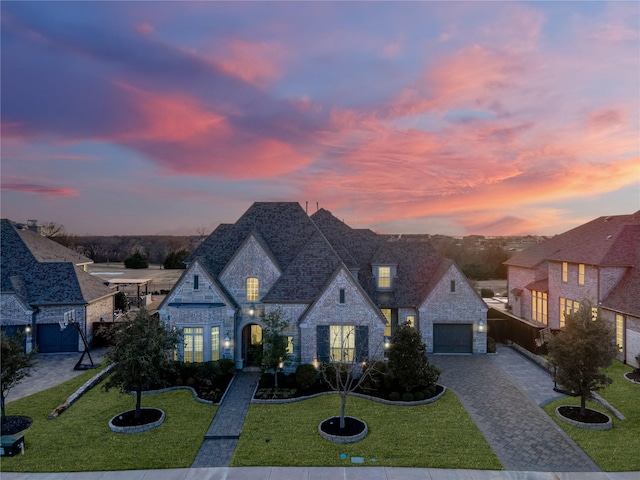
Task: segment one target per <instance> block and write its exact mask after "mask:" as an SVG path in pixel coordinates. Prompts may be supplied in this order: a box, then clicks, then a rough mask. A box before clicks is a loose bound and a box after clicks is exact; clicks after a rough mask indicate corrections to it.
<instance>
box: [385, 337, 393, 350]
mask: <svg viewBox="0 0 640 480" xmlns="http://www.w3.org/2000/svg"><path fill="white" fill-rule="evenodd" d="M389 347H391V339H390V338H389V337H384V349H385V350H388V349H389Z"/></svg>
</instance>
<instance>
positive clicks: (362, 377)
mask: <svg viewBox="0 0 640 480" xmlns="http://www.w3.org/2000/svg"><path fill="white" fill-rule="evenodd" d="M341 332H342V336H341V338H338V336H337V334H336V335H334V338H331V339H330V352H331V353H330V354H329V358H330V362H325V363H323V364H322V365H321V366H320V373H321V374H322V378H323V379H324V381H325V382H326V383H327V385H329V388H331V389H332V390H333V391H335V392H337V393H338V394H339V395H340V428H344V427H345V421H344V417H345V411H346V408H347V396H348V395H349V394H350V393H353V392H354V391H356V390H357V389H358V388H360V386H361V385H362V384H363V383H364V382H365V381H366V380H367V379H368V378H369V377H370V376H371V374H372V373H374V371H375V368H376V362H374V361H371V362H370V361H369V360H370V358H369V340H368V334H369V333H368V332H369V330H368V327H361V326H355V327H351V328H348V327H344V328H343V329H342V330H341ZM364 336H367V338H366V340H365V339H364V338H362V340H361V339H359V338H358V337H364ZM336 347H337V348H336ZM372 358H375V355H373V356H372Z"/></svg>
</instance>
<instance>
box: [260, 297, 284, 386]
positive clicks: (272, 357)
mask: <svg viewBox="0 0 640 480" xmlns="http://www.w3.org/2000/svg"><path fill="white" fill-rule="evenodd" d="M283 317H284V314H283V312H282V310H281V309H279V308H278V309H276V310H273V311H271V312H269V313H267V314H265V313H263V314H262V323H264V328H263V329H262V362H261V363H262V370H263V371H267V370H273V374H274V376H275V387H276V388H278V370H279V369H280V364H281V362H283V361H284V360H285V359H286V357H287V343H288V341H287V337H286V335H284V334H283V331H284V329H285V328H287V326H288V325H289V322H288V321H287V320H286V319H285V318H283Z"/></svg>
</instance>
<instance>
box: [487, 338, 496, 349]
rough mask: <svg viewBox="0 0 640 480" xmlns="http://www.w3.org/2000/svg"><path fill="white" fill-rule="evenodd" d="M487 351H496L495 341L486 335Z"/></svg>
mask: <svg viewBox="0 0 640 480" xmlns="http://www.w3.org/2000/svg"><path fill="white" fill-rule="evenodd" d="M487 353H496V341H495V340H494V339H493V338H491V337H487Z"/></svg>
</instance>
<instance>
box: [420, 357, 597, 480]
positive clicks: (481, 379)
mask: <svg viewBox="0 0 640 480" xmlns="http://www.w3.org/2000/svg"><path fill="white" fill-rule="evenodd" d="M509 350H510V349H509ZM504 354H505V355H508V354H509V352H504ZM514 359H515V360H518V361H519V360H520V359H518V358H516V357H514ZM504 361H505V360H504V359H501V360H497V359H495V358H494V357H491V356H488V355H434V356H432V357H431V362H432V363H433V364H435V365H437V366H438V367H440V369H441V370H442V375H441V377H440V380H439V383H441V384H442V385H445V386H446V387H447V388H450V389H451V390H452V391H453V392H454V393H455V394H456V395H457V396H458V398H459V399H460V401H461V402H462V404H463V405H464V407H465V408H466V409H467V412H469V414H470V415H471V418H472V419H473V420H474V422H475V423H476V425H477V426H478V428H479V429H480V431H481V432H482V433H483V435H484V437H485V438H486V440H487V442H489V445H490V446H491V449H492V450H493V451H494V453H495V454H496V456H497V457H498V459H499V460H500V462H501V463H502V466H503V467H504V468H505V469H506V470H520V471H539V472H599V471H601V470H600V468H599V467H598V466H597V465H596V464H595V463H594V461H593V460H592V459H591V457H589V456H588V455H587V454H586V453H584V451H582V450H581V449H580V448H579V447H578V446H577V445H576V443H575V442H574V441H573V440H572V439H571V438H570V437H569V436H568V435H567V434H566V433H565V432H564V431H563V430H562V429H561V428H560V427H559V426H558V425H557V424H556V423H555V422H554V421H553V419H551V418H550V417H549V416H548V415H547V414H546V413H545V412H544V411H543V410H542V409H541V408H540V407H539V406H538V405H537V404H536V401H534V400H533V399H532V398H531V396H530V395H531V393H529V394H527V393H525V391H524V390H523V389H521V388H520V387H519V386H518V385H517V382H515V381H514V380H513V379H512V377H511V376H510V375H509V374H508V373H507V371H506V370H505V369H504V368H503V367H502V366H501V365H500V364H501V363H503V362H504ZM522 367H523V368H525V370H530V372H529V373H531V372H533V375H535V374H536V369H538V367H537V366H535V365H533V364H530V365H529V369H526V366H522ZM531 369H533V370H531ZM542 373H543V372H542ZM512 374H516V375H517V370H513V373H512ZM521 374H522V375H527V373H524V371H523V372H521ZM549 381H550V379H549ZM552 385H553V384H552V382H551V386H552Z"/></svg>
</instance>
